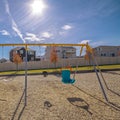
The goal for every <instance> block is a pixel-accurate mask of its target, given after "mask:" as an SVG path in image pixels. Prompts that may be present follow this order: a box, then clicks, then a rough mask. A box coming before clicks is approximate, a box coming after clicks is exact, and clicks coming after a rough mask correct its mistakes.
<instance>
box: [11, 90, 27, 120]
mask: <svg viewBox="0 0 120 120" xmlns="http://www.w3.org/2000/svg"><path fill="white" fill-rule="evenodd" d="M24 95H25V90H24V91H23V93H22V95H21V97H20V100H19V102H18V104H17V107H16V109H15V111H14V113H13V116H12V118H11V120H14V119H15V116H16V114H17V111H18V109H19V107H20V105H21V102H22V99H23V97H24ZM24 109H25V104H24V106H23V107H22V110H21V111H20V113H19V114H18V119H17V120H20V118H21V116H22V114H23V111H24Z"/></svg>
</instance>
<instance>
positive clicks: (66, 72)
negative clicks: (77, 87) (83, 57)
mask: <svg viewBox="0 0 120 120" xmlns="http://www.w3.org/2000/svg"><path fill="white" fill-rule="evenodd" d="M62 82H63V83H65V84H70V83H71V84H73V83H74V82H75V79H71V78H70V70H62Z"/></svg>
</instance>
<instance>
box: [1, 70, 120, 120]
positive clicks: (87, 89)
mask: <svg viewBox="0 0 120 120" xmlns="http://www.w3.org/2000/svg"><path fill="white" fill-rule="evenodd" d="M103 76H104V79H105V82H106V84H107V88H106V86H105V84H104V88H105V92H106V94H107V98H108V100H109V103H108V102H106V101H105V99H104V97H103V94H102V92H101V89H100V86H99V83H98V80H97V77H96V74H95V73H79V74H76V75H75V79H76V82H75V84H74V85H71V84H63V83H62V82H61V76H59V75H48V76H47V77H44V76H42V75H31V76H30V75H29V76H28V77H27V78H28V89H27V92H28V94H27V106H26V107H25V109H24V111H22V112H21V110H22V108H23V107H24V98H23V99H22V101H21V103H20V106H19V108H18V111H17V113H16V115H15V116H14V120H18V119H20V120H120V71H117V72H116V71H110V72H104V73H103ZM72 77H73V74H72V75H71V78H72ZM100 78H101V77H100ZM24 79H25V77H24V76H9V77H7V76H4V77H0V120H11V119H12V118H13V113H14V111H15V109H16V107H17V104H18V102H19V99H20V97H21V95H22V92H23V90H24ZM101 82H102V83H104V81H103V80H102V81H101ZM20 113H21V114H20Z"/></svg>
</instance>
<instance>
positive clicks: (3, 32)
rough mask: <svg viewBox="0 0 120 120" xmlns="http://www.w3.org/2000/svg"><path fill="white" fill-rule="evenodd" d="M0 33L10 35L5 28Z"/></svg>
mask: <svg viewBox="0 0 120 120" xmlns="http://www.w3.org/2000/svg"><path fill="white" fill-rule="evenodd" d="M0 33H1V34H2V35H6V36H7V35H8V36H9V35H10V33H9V32H8V31H6V30H1V31H0Z"/></svg>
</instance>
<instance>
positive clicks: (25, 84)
mask: <svg viewBox="0 0 120 120" xmlns="http://www.w3.org/2000/svg"><path fill="white" fill-rule="evenodd" d="M24 105H25V106H27V45H25V103H24Z"/></svg>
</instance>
